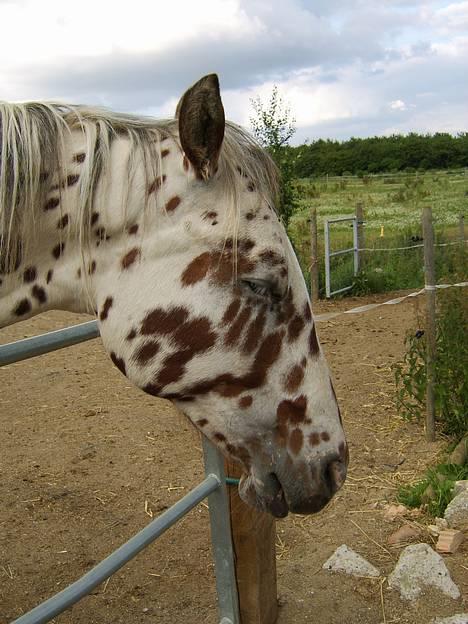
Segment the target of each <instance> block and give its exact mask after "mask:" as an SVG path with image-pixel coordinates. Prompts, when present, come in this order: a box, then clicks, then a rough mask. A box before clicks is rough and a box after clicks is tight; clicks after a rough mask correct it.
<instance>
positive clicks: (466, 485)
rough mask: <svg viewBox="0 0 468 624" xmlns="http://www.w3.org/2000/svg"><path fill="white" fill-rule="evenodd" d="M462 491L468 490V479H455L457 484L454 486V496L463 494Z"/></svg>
mask: <svg viewBox="0 0 468 624" xmlns="http://www.w3.org/2000/svg"><path fill="white" fill-rule="evenodd" d="M462 492H468V480H466V479H465V480H464V481H455V485H454V486H453V492H452V495H453V497H455V496H457V495H458V494H461V493H462Z"/></svg>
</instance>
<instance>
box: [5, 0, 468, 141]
mask: <svg viewBox="0 0 468 624" xmlns="http://www.w3.org/2000/svg"><path fill="white" fill-rule="evenodd" d="M0 24H1V25H2V34H1V36H0V59H1V60H0V86H1V92H0V98H1V99H4V100H27V99H48V100H50V99H58V100H61V101H67V102H71V103H84V104H99V105H104V106H108V107H111V108H113V109H115V110H121V111H128V112H134V113H144V114H149V115H155V116H163V117H168V116H171V117H172V116H173V114H174V111H175V107H176V104H177V101H178V99H179V97H180V95H181V94H182V93H183V91H184V90H185V89H186V88H187V87H188V86H190V84H192V83H193V82H195V81H196V80H197V79H198V78H200V77H201V76H203V75H205V74H207V73H211V72H217V73H218V75H219V77H220V81H221V88H222V97H223V100H224V105H225V108H226V114H227V116H228V118H230V119H231V120H233V121H236V122H237V123H240V124H242V125H244V126H246V127H249V126H250V124H249V118H250V117H251V115H252V106H251V102H250V100H251V98H254V97H256V96H260V97H262V98H263V99H264V100H265V101H266V100H268V97H269V95H270V93H271V89H272V86H273V85H274V84H276V85H278V88H279V91H280V94H281V95H282V97H283V99H284V100H285V101H286V102H287V103H288V104H289V105H290V108H291V110H292V112H293V113H294V116H295V118H296V126H297V133H296V136H295V137H294V139H293V143H300V142H303V141H304V140H305V139H310V140H313V139H316V138H319V137H321V138H339V139H345V138H348V137H350V136H373V135H382V134H389V133H393V132H409V131H417V132H436V131H446V132H452V133H455V132H458V131H467V130H468V80H467V74H468V1H467V0H463V1H452V2H431V1H426V2H423V1H421V2H418V1H417V0H406V1H405V0H379V1H376V0H374V1H372V0H341V1H339V0H269V1H266V0H199V1H198V2H194V1H193V0H191V1H185V0H164V1H163V2H162V1H160V0H152V1H150V0H146V1H144V0H122V1H120V2H119V1H117V0H113V1H112V2H111V1H108V0H79V2H70V1H69V0H0Z"/></svg>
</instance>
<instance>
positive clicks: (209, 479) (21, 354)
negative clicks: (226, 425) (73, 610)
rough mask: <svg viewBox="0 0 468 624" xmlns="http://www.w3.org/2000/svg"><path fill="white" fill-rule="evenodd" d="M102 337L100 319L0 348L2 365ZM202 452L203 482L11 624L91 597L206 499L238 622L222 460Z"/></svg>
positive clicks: (225, 623) (223, 585)
mask: <svg viewBox="0 0 468 624" xmlns="http://www.w3.org/2000/svg"><path fill="white" fill-rule="evenodd" d="M98 336H99V327H98V324H97V321H88V322H86V323H81V324H79V325H75V326H73V327H67V328H65V329H60V330H57V331H54V332H48V333H46V334H41V335H39V336H34V337H33V338H26V339H24V340H19V341H17V342H12V343H9V344H6V345H2V346H0V366H6V365H8V364H13V363H14V362H19V361H21V360H25V359H27V358H31V357H35V356H38V355H43V354H45V353H49V352H50V351H55V350H57V349H63V348H65V347H69V346H72V345H74V344H78V343H80V342H85V341H87V340H92V339H93V338H97V337H98ZM203 451H204V457H205V475H206V478H205V480H204V481H202V482H201V483H200V484H199V485H197V486H196V487H195V488H194V489H193V490H191V491H190V492H189V493H188V494H187V495H186V496H184V497H183V498H182V499H181V500H180V501H178V502H177V503H176V504H175V505H173V506H172V507H170V508H169V509H168V510H167V511H165V512H164V513H163V514H161V515H160V516H158V517H157V518H155V519H154V520H153V521H152V522H151V523H150V524H149V525H148V526H146V527H145V528H144V529H142V530H141V531H140V532H139V533H137V534H136V535H134V536H133V537H132V538H131V539H130V540H128V542H126V543H125V544H123V545H122V546H121V547H120V548H118V549H117V550H116V551H114V552H113V553H112V554H111V555H109V556H108V557H107V558H106V559H104V560H103V561H101V563H99V564H98V565H97V566H95V567H94V568H92V569H91V570H90V571H89V572H87V573H86V574H85V575H84V576H82V577H81V578H80V579H78V580H77V581H75V582H74V583H72V584H71V585H69V586H68V587H67V588H65V589H64V590H63V591H61V592H59V593H58V594H56V595H55V596H52V597H51V598H49V599H48V600H46V601H45V602H43V603H42V604H40V605H38V606H37V607H35V608H34V609H32V611H29V612H28V613H26V614H24V615H22V616H20V617H19V618H17V619H16V620H14V623H12V624H43V623H45V622H48V621H50V620H51V619H52V618H53V617H55V616H56V615H58V614H59V613H62V612H63V611H65V610H66V609H68V608H69V607H70V606H72V605H73V604H75V603H76V602H78V601H79V600H80V599H81V598H83V597H84V596H86V595H87V594H89V593H90V592H91V591H92V590H93V589H94V588H95V587H96V586H97V585H99V584H100V583H102V582H103V581H105V580H106V579H107V578H109V577H110V576H111V575H112V574H114V572H116V571H117V570H118V569H119V568H121V567H122V566H123V565H125V563H127V562H128V561H130V559H132V558H133V557H135V556H136V555H137V554H138V553H139V552H140V551H141V550H142V549H143V548H145V547H146V546H148V545H149V544H150V543H151V542H153V541H154V540H155V539H156V538H157V537H159V536H160V535H161V534H162V533H163V532H164V531H166V530H167V529H168V528H169V527H171V526H172V525H173V524H174V523H175V522H176V521H177V520H179V519H180V518H181V517H182V516H183V515H185V514H186V513H187V512H188V511H190V510H191V509H192V508H193V507H195V506H196V505H197V504H198V503H200V502H201V501H202V500H203V499H204V498H206V497H207V496H209V512H210V524H211V544H212V549H213V558H214V562H215V574H216V587H217V592H218V610H219V615H220V619H221V624H239V622H240V615H239V599H238V593H237V583H236V576H235V565H234V550H233V546H232V537H231V523H230V514H229V501H228V496H227V492H226V485H225V484H226V475H225V472H224V459H223V457H222V455H221V454H220V453H219V451H218V450H217V449H216V448H215V447H214V446H213V445H212V444H211V443H210V442H209V441H208V440H207V439H206V438H203ZM231 481H232V482H234V481H236V480H231Z"/></svg>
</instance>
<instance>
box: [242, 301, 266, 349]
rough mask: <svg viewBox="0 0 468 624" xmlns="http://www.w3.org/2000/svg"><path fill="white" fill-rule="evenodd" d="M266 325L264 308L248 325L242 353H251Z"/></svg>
mask: <svg viewBox="0 0 468 624" xmlns="http://www.w3.org/2000/svg"><path fill="white" fill-rule="evenodd" d="M265 323H266V307H263V308H262V310H261V311H260V312H259V314H257V316H256V317H255V319H254V320H253V321H252V322H251V323H250V325H249V329H248V331H247V335H246V337H245V341H244V345H243V351H244V353H252V352H253V351H254V350H255V349H256V348H257V345H258V343H259V341H260V339H261V337H262V335H263V329H264V327H265Z"/></svg>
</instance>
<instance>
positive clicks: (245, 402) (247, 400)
mask: <svg viewBox="0 0 468 624" xmlns="http://www.w3.org/2000/svg"><path fill="white" fill-rule="evenodd" d="M252 402H253V398H252V397H251V395H250V394H247V395H246V396H243V397H241V398H240V399H239V407H240V408H241V409H247V408H248V407H250V406H251V405H252Z"/></svg>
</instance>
